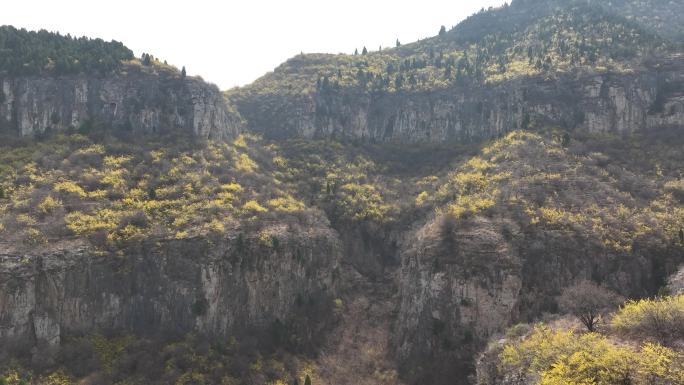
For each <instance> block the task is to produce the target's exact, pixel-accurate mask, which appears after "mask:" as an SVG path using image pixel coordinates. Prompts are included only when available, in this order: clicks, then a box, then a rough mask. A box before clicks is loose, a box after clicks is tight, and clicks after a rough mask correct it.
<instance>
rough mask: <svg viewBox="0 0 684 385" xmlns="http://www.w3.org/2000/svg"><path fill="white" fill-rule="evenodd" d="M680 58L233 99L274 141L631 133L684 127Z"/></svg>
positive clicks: (253, 124)
mask: <svg viewBox="0 0 684 385" xmlns="http://www.w3.org/2000/svg"><path fill="white" fill-rule="evenodd" d="M683 70H684V57H681V56H673V57H670V58H667V59H666V60H664V61H663V62H661V63H659V64H658V65H657V66H653V67H647V68H644V69H643V70H642V71H640V72H635V73H605V74H592V73H584V74H567V75H556V77H555V78H552V79H551V78H543V77H532V78H523V79H517V80H512V81H507V82H503V83H499V84H495V85H484V86H481V85H477V86H456V87H451V88H448V89H442V90H432V91H429V92H428V91H426V92H411V91H402V92H396V93H368V92H364V91H361V90H357V89H354V88H348V89H340V90H328V91H321V92H318V93H315V94H311V95H299V96H291V95H283V96H280V95H277V94H269V95H253V94H249V93H247V94H245V95H246V96H244V95H243V96H238V97H235V98H233V99H234V101H235V104H236V106H237V108H238V110H239V111H240V113H241V115H242V116H244V117H245V118H246V119H247V121H248V122H249V127H250V129H252V130H255V131H257V132H262V133H264V135H265V136H267V137H271V138H287V137H303V138H327V137H334V138H345V137H346V138H357V139H369V140H377V141H399V142H425V141H427V142H442V141H450V140H451V141H467V140H476V139H482V138H489V137H493V136H496V135H498V134H500V133H502V132H506V131H510V130H515V129H520V128H528V127H535V126H539V125H542V124H543V125H552V126H560V127H563V128H566V129H584V130H588V131H591V132H606V133H607V132H611V133H630V132H634V131H636V130H644V129H645V130H649V129H655V128H659V127H672V126H682V125H684V75H683V73H684V71H683Z"/></svg>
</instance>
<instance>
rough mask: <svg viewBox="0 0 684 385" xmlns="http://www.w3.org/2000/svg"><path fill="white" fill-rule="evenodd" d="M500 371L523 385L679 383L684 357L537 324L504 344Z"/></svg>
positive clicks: (666, 350)
mask: <svg viewBox="0 0 684 385" xmlns="http://www.w3.org/2000/svg"><path fill="white" fill-rule="evenodd" d="M499 360H500V367H499V370H500V371H501V372H502V373H505V375H506V376H507V377H517V378H519V379H520V382H519V383H537V384H540V385H566V384H583V385H589V384H591V385H615V384H632V385H653V384H663V385H665V384H668V385H669V384H680V383H682V382H681V380H682V379H684V355H683V354H681V353H678V352H676V351H674V350H672V349H669V348H666V347H663V346H660V345H656V344H646V345H644V346H642V347H640V348H634V347H630V346H628V345H620V344H616V343H614V342H613V341H611V340H609V339H608V338H607V337H605V336H602V335H600V334H597V333H585V334H577V333H574V332H572V331H554V330H551V329H549V328H548V327H545V326H538V327H536V328H535V329H534V331H533V332H532V334H531V335H529V336H527V337H526V338H524V339H516V340H514V341H511V342H508V343H507V344H506V345H504V347H503V349H502V351H501V353H500V354H499Z"/></svg>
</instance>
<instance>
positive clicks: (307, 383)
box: [304, 374, 311, 385]
mask: <svg viewBox="0 0 684 385" xmlns="http://www.w3.org/2000/svg"><path fill="white" fill-rule="evenodd" d="M304 385H311V377H309V375H308V374H307V375H306V378H305V379H304Z"/></svg>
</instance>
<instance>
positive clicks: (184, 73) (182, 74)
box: [181, 66, 187, 78]
mask: <svg viewBox="0 0 684 385" xmlns="http://www.w3.org/2000/svg"><path fill="white" fill-rule="evenodd" d="M185 76H187V72H185V66H183V69H181V77H183V78H185Z"/></svg>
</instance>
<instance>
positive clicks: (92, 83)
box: [0, 66, 242, 139]
mask: <svg viewBox="0 0 684 385" xmlns="http://www.w3.org/2000/svg"><path fill="white" fill-rule="evenodd" d="M124 68H125V70H124V71H120V72H119V73H116V74H113V75H108V76H105V77H97V76H91V75H73V76H60V77H53V76H32V77H15V78H0V91H1V92H0V131H5V132H10V133H12V134H14V135H20V136H32V135H34V134H36V133H42V132H44V131H46V130H66V129H68V128H70V127H73V128H79V127H81V126H82V125H83V124H99V125H102V126H104V127H108V128H112V129H117V130H125V131H132V132H140V133H147V134H154V133H165V132H172V131H176V132H177V131H182V132H188V133H192V134H194V135H196V136H198V137H200V138H211V139H225V138H231V137H234V136H235V135H236V134H237V132H238V131H239V130H240V126H241V124H242V123H241V119H240V117H239V116H238V115H237V114H236V113H232V112H230V111H229V109H228V107H227V105H226V103H225V101H224V99H223V96H222V95H221V93H220V92H219V90H218V88H216V86H213V85H210V84H207V83H205V82H203V81H201V80H200V79H196V78H181V77H180V76H179V75H177V74H176V73H172V72H166V71H160V72H159V73H147V72H145V70H144V69H140V68H137V67H134V66H127V67H124Z"/></svg>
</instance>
